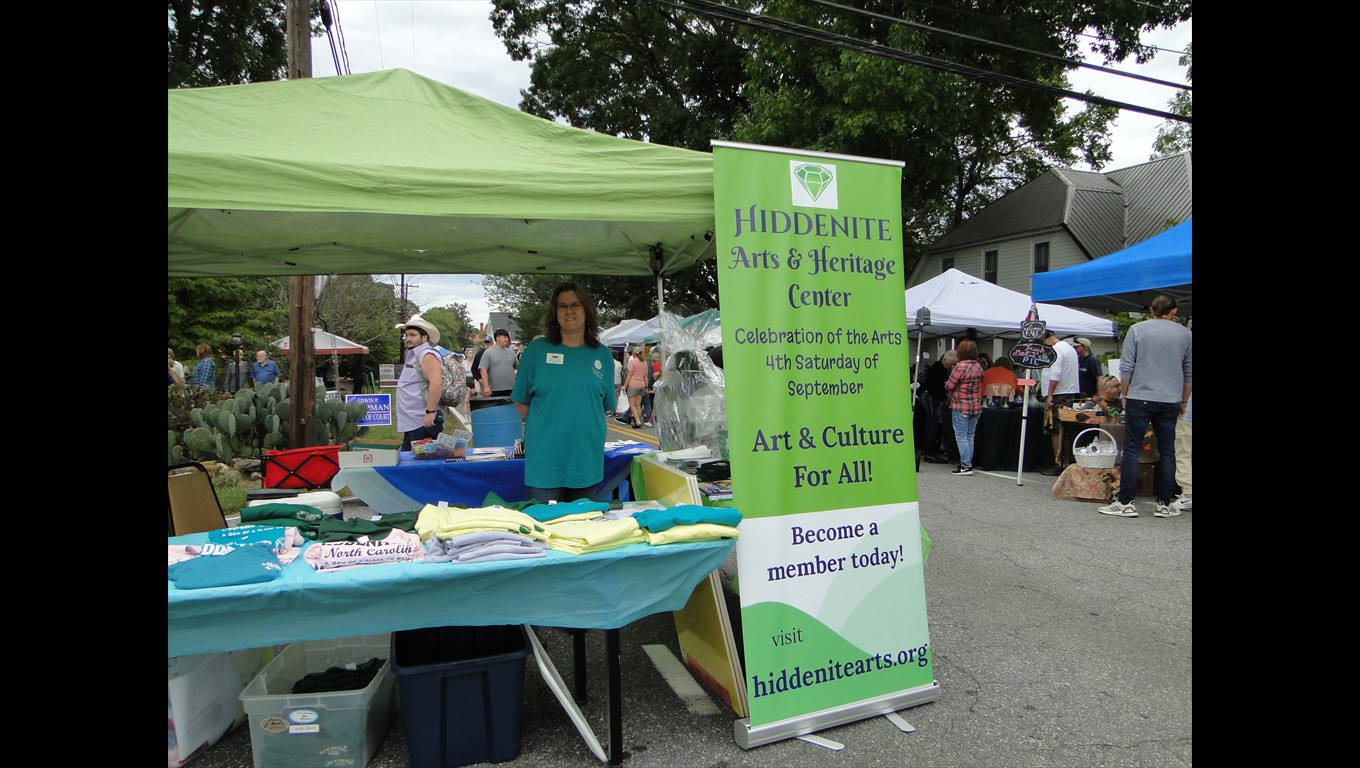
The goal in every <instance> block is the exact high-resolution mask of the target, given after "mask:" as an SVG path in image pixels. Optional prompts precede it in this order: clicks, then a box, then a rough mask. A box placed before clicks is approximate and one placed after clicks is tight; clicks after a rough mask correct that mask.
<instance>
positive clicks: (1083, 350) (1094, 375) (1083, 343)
mask: <svg viewBox="0 0 1360 768" xmlns="http://www.w3.org/2000/svg"><path fill="white" fill-rule="evenodd" d="M1071 344H1072V346H1073V347H1074V348H1075V349H1076V350H1077V385H1078V386H1080V387H1081V396H1082V397H1090V396H1092V395H1094V394H1097V390H1098V389H1099V387H1098V384H1099V383H1100V377H1101V376H1104V375H1105V368H1104V367H1103V366H1102V365H1101V364H1100V359H1099V358H1097V357H1096V356H1095V355H1093V354H1091V340H1090V339H1088V338H1086V337H1085V336H1076V337H1073V338H1072V341H1071Z"/></svg>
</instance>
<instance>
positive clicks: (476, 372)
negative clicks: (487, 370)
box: [469, 336, 495, 397]
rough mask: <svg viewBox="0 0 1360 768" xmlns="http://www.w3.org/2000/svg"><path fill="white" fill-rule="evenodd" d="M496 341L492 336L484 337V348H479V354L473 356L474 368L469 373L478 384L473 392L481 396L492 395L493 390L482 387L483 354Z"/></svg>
mask: <svg viewBox="0 0 1360 768" xmlns="http://www.w3.org/2000/svg"><path fill="white" fill-rule="evenodd" d="M494 343H495V341H494V340H493V339H492V338H491V337H490V336H487V337H486V338H484V339H482V348H481V349H479V350H477V354H475V355H473V356H472V370H471V371H469V373H471V374H472V381H473V383H474V384H475V385H476V386H475V387H473V394H475V395H478V396H480V397H491V390H489V389H485V390H484V389H483V388H482V355H483V354H485V353H486V351H487V350H488V349H491V345H492V344H494Z"/></svg>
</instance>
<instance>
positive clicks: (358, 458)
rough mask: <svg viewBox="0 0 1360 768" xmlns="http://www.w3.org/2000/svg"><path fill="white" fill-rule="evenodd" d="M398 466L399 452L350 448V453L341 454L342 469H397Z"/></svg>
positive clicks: (343, 452)
mask: <svg viewBox="0 0 1360 768" xmlns="http://www.w3.org/2000/svg"><path fill="white" fill-rule="evenodd" d="M396 465H397V452H396V451H388V450H382V449H377V448H355V447H353V446H350V449H349V450H348V451H342V452H341V453H340V468H341V469H354V468H355V467H395V466H396Z"/></svg>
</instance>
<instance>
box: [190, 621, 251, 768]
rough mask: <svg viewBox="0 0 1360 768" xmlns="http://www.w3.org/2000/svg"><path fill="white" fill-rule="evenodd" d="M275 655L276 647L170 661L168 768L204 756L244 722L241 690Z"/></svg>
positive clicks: (194, 655)
mask: <svg viewBox="0 0 1360 768" xmlns="http://www.w3.org/2000/svg"><path fill="white" fill-rule="evenodd" d="M273 657H274V649H273V647H272V646H271V647H268V648H251V649H248V650H243V651H232V652H230V653H195V654H190V655H187V656H177V657H175V658H173V659H170V660H169V664H168V668H169V669H168V671H169V683H168V689H169V695H168V699H169V768H179V766H182V765H184V764H185V763H187V762H189V761H190V760H191V759H193V758H195V757H197V756H198V755H201V754H203V753H204V752H205V751H207V749H208V748H209V747H211V746H212V745H214V744H216V743H217V742H218V741H219V740H221V738H222V737H223V736H225V735H227V734H228V733H231V732H232V731H233V730H235V729H236V727H237V726H239V725H240V724H241V723H243V722H245V709H244V707H242V706H241V701H240V698H239V696H240V694H241V691H243V690H244V689H245V687H246V684H247V683H249V682H250V680H251V679H252V678H254V677H255V676H256V675H257V674H259V672H260V670H261V669H264V666H265V664H266V663H267V662H268V661H270V660H271V659H272V658H273Z"/></svg>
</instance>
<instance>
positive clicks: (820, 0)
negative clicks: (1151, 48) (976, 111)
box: [811, 0, 1191, 91]
mask: <svg viewBox="0 0 1360 768" xmlns="http://www.w3.org/2000/svg"><path fill="white" fill-rule="evenodd" d="M811 2H814V3H817V4H818V5H824V6H826V7H828V8H836V9H839V10H842V11H849V12H851V13H857V14H860V15H861V16H871V17H873V18H876V19H883V20H884V21H889V22H892V23H893V24H899V25H901V26H904V27H911V28H912V29H920V30H924V31H926V32H930V33H932V34H937V35H947V36H949V37H957V38H959V39H961V40H967V41H969V42H972V43H980V44H982V45H990V46H992V47H994V48H1004V49H1006V50H1008V51H1016V52H1018V53H1024V54H1028V55H1030V56H1038V57H1039V58H1041V59H1047V60H1048V61H1058V62H1062V63H1063V64H1068V65H1070V66H1074V67H1082V68H1084V69H1094V70H1096V71H1098V72H1105V73H1107V74H1111V75H1118V76H1120V77H1128V78H1132V79H1134V80H1142V81H1144V82H1148V83H1155V84H1156V85H1165V86H1167V87H1170V88H1179V89H1181V90H1183V91H1188V90H1191V88H1190V86H1188V85H1186V84H1185V83H1173V82H1171V81H1169V80H1158V79H1157V78H1155V77H1148V76H1147V75H1140V74H1137V73H1136V72H1121V71H1119V70H1117V69H1112V68H1110V67H1102V66H1101V65H1099V64H1089V63H1087V62H1085V61H1080V60H1078V59H1069V58H1067V57H1066V56H1057V55H1054V54H1052V53H1044V52H1043V51H1032V50H1030V49H1028V48H1021V47H1020V46H1018V45H1011V44H1009V43H999V42H997V41H995V40H987V39H986V38H981V37H974V36H973V35H965V34H964V33H962V32H954V31H953V30H948V29H941V28H939V27H932V26H931V25H929V24H921V23H920V22H915V21H907V20H906V19H902V18H898V17H896V16H888V15H887V14H883V13H878V12H876V11H866V10H862V9H860V8H855V7H852V6H849V5H842V4H840V3H833V2H831V0H811ZM1158 50H1161V49H1158Z"/></svg>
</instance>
